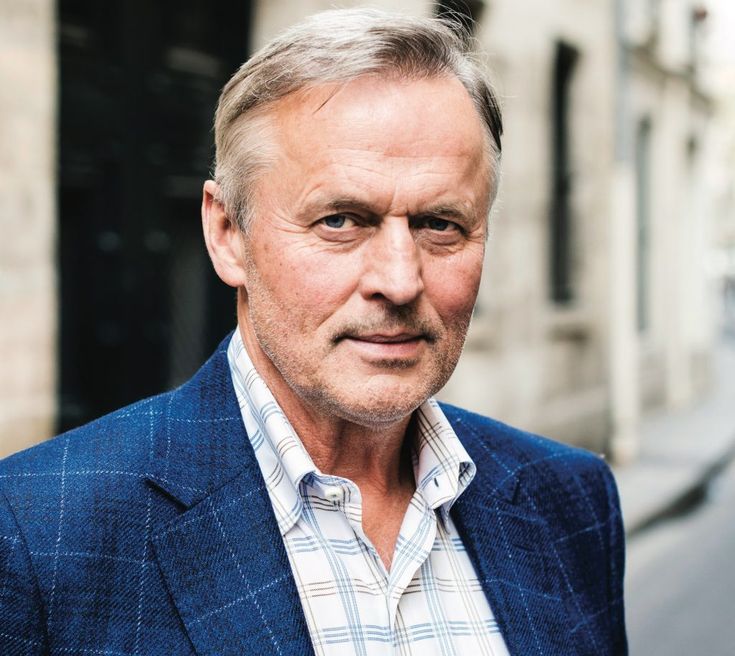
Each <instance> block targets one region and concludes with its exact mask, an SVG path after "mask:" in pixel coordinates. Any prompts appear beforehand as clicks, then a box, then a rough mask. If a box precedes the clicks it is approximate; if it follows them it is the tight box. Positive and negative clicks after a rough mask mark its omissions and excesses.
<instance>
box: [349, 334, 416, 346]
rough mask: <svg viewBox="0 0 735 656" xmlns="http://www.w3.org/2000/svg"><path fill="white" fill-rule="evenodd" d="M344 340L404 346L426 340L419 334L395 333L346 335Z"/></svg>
mask: <svg viewBox="0 0 735 656" xmlns="http://www.w3.org/2000/svg"><path fill="white" fill-rule="evenodd" d="M345 338H346V339H353V340H357V341H361V342H368V343H370V344H405V343H406V342H414V341H418V340H420V339H426V336H425V335H423V334H421V333H416V334H414V333H397V334H394V335H387V334H381V333H377V334H369V335H346V336H345Z"/></svg>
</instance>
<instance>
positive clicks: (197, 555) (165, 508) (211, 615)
mask: <svg viewBox="0 0 735 656" xmlns="http://www.w3.org/2000/svg"><path fill="white" fill-rule="evenodd" d="M228 344H229V337H228V338H226V339H225V340H224V341H223V342H222V344H221V345H220V347H219V349H218V350H217V352H216V353H215V354H214V355H213V356H212V358H210V360H209V361H208V362H207V363H206V364H205V365H204V366H203V367H202V369H200V371H199V372H198V373H197V375H196V376H195V377H194V378H192V380H191V381H189V382H188V383H187V384H186V385H184V386H183V387H182V388H180V389H179V390H177V391H176V392H174V393H173V394H172V395H171V397H170V398H171V401H170V403H169V409H168V412H167V413H166V416H165V417H164V418H163V422H162V425H163V430H161V431H159V432H160V437H159V439H158V440H157V441H156V444H155V451H156V453H155V456H156V457H155V461H154V465H153V468H152V471H151V474H150V475H149V476H148V480H149V483H150V484H151V485H152V486H153V487H154V488H156V489H157V490H158V491H161V492H163V493H164V495H162V497H159V512H158V514H157V517H158V518H159V521H158V523H157V525H156V527H155V529H154V531H153V537H152V543H153V549H154V553H155V557H156V560H157V561H158V565H159V568H160V570H161V573H162V575H163V578H164V580H165V582H166V585H167V587H168V590H169V593H170V595H171V598H172V600H173V603H174V605H175V607H176V609H177V611H178V613H179V615H180V617H181V620H182V622H183V625H184V627H185V629H186V631H187V633H188V635H189V638H190V640H191V643H192V645H193V646H194V649H195V650H196V652H197V654H200V656H205V655H209V654H211V655H212V656H213V655H215V654H217V655H218V656H222V655H227V654H233V655H234V654H237V655H238V656H240V655H242V654H264V655H266V654H282V655H284V656H285V655H287V654H294V655H295V654H298V655H299V656H301V655H302V654H309V653H313V650H312V646H311V641H310V639H309V633H308V628H307V626H306V621H305V619H304V615H303V611H302V609H301V603H300V600H299V594H298V591H297V589H296V584H295V582H294V580H293V576H292V574H291V566H290V563H289V561H288V555H287V554H286V550H285V547H284V545H283V540H282V537H281V534H280V532H279V530H278V526H277V523H276V519H275V516H274V515H273V509H272V507H271V503H270V498H269V497H268V492H267V490H266V488H265V483H264V481H263V478H262V476H261V473H260V469H259V467H258V464H257V461H256V459H255V454H254V453H253V451H252V447H251V445H250V442H249V440H248V438H247V435H246V433H245V429H244V426H243V423H242V419H241V416H240V408H239V406H238V403H237V399H236V397H235V393H234V389H233V387H232V382H231V379H230V370H229V365H228V363H227V356H226V348H227V345H228Z"/></svg>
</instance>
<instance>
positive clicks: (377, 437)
mask: <svg viewBox="0 0 735 656" xmlns="http://www.w3.org/2000/svg"><path fill="white" fill-rule="evenodd" d="M240 335H241V337H242V340H243V344H244V345H245V348H246V349H247V352H248V355H249V356H250V359H251V361H252V363H253V365H254V366H255V368H256V370H257V371H258V374H259V375H260V376H261V378H263V380H264V381H265V382H266V384H267V385H268V388H269V389H270V391H271V393H272V394H273V396H274V398H275V399H276V401H277V402H278V405H279V406H280V407H281V409H282V410H283V412H284V414H285V415H286V417H287V418H288V420H289V422H290V423H291V425H292V426H293V428H294V430H295V431H296V434H297V435H298V436H299V438H300V439H301V441H302V443H303V444H304V447H305V448H306V451H307V452H308V453H309V455H310V456H311V458H312V460H313V461H314V464H315V465H316V466H317V468H318V469H319V470H320V471H321V472H322V473H324V474H329V475H333V476H339V477H342V478H347V479H349V480H351V481H353V482H354V483H355V484H356V485H357V486H358V487H359V488H360V490H361V492H362V493H363V494H365V493H366V492H373V493H376V494H391V493H392V492H395V491H396V490H406V489H407V488H409V487H410V488H411V489H413V486H414V476H413V467H412V464H411V450H410V445H411V439H412V430H410V426H411V416H407V417H404V418H402V419H400V420H399V421H395V422H391V423H382V424H375V425H362V424H358V423H355V422H352V421H349V420H347V419H344V418H341V417H339V416H335V415H334V414H331V413H329V412H328V411H327V410H325V409H323V408H319V407H314V406H312V405H310V404H308V403H307V402H306V401H305V400H304V399H302V398H301V397H300V396H299V395H298V394H297V393H296V392H295V391H294V390H293V389H292V388H291V387H290V386H289V384H288V383H287V382H286V381H285V380H284V378H283V377H282V376H281V374H280V372H279V371H278V369H277V368H276V367H275V365H274V364H273V363H272V362H271V361H270V359H269V358H268V357H267V356H266V355H265V353H263V350H262V349H261V347H260V345H259V344H258V343H257V340H256V339H255V338H254V336H253V335H252V332H251V331H248V330H242V329H240Z"/></svg>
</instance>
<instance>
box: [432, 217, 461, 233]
mask: <svg viewBox="0 0 735 656" xmlns="http://www.w3.org/2000/svg"><path fill="white" fill-rule="evenodd" d="M426 227H427V228H429V229H430V230H437V231H438V232H446V231H447V230H452V229H453V228H455V229H456V227H457V224H456V223H452V222H451V221H447V220H446V219H438V218H430V219H427V220H426Z"/></svg>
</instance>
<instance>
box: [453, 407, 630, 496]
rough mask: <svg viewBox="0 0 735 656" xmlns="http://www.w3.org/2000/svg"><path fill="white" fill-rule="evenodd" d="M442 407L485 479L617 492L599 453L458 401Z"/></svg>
mask: <svg viewBox="0 0 735 656" xmlns="http://www.w3.org/2000/svg"><path fill="white" fill-rule="evenodd" d="M441 407H442V410H443V411H444V414H445V415H446V417H447V419H448V420H449V422H450V423H451V424H452V426H453V428H454V430H455V432H456V433H457V435H458V437H459V439H460V441H461V442H462V444H463V446H464V447H465V449H466V450H467V452H468V453H469V455H470V457H471V458H472V459H473V460H474V462H475V464H476V465H477V470H478V479H479V480H480V481H481V484H489V485H493V486H498V485H501V486H503V485H504V486H506V487H508V488H510V487H515V486H516V485H517V483H518V482H521V483H522V485H523V489H524V490H525V491H526V493H528V494H535V493H538V494H545V493H547V492H548V490H549V489H557V490H567V491H570V492H571V491H574V492H584V493H590V492H593V491H595V490H597V491H600V492H602V491H603V490H606V491H607V492H609V493H610V494H612V495H613V496H616V492H615V484H614V480H613V477H612V474H611V472H610V468H609V467H608V465H607V463H606V462H605V461H604V459H603V458H602V457H601V456H600V455H598V454H596V453H592V452H590V451H587V450H585V449H582V448H579V447H575V446H571V445H569V444H563V443H561V442H557V441H555V440H552V439H549V438H547V437H543V436H541V435H537V434H535V433H531V432H528V431H525V430H522V429H519V428H515V427H513V426H510V425H508V424H505V423H503V422H501V421H498V420H496V419H491V418H490V417H485V416H483V415H479V414H476V413H474V412H470V411H468V410H463V409H461V408H457V407H455V406H451V405H446V404H441ZM488 472H490V476H488V475H487V474H488Z"/></svg>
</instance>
